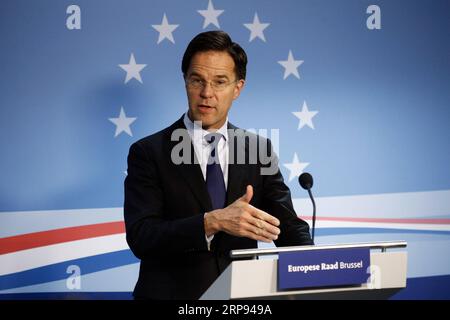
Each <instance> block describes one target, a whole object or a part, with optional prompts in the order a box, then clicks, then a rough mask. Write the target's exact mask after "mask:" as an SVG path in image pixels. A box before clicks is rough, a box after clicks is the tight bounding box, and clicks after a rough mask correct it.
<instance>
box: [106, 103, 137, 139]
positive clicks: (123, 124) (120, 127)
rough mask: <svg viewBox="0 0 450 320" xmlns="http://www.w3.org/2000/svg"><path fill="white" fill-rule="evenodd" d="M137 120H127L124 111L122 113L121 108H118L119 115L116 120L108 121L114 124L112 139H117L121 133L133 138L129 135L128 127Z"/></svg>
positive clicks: (110, 119)
mask: <svg viewBox="0 0 450 320" xmlns="http://www.w3.org/2000/svg"><path fill="white" fill-rule="evenodd" d="M136 119H137V118H127V116H126V114H125V111H123V107H120V115H119V117H118V118H109V121H111V122H112V123H114V124H115V125H116V134H115V135H114V138H115V137H117V136H118V135H119V134H121V133H122V132H124V131H125V132H126V133H128V135H129V136H133V134H132V133H131V129H130V125H131V124H132V123H133V122H134V121H135V120H136Z"/></svg>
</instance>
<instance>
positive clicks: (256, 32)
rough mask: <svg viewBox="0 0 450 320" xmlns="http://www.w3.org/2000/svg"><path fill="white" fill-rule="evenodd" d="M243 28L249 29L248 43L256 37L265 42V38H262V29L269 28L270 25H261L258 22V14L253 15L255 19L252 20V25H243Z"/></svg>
mask: <svg viewBox="0 0 450 320" xmlns="http://www.w3.org/2000/svg"><path fill="white" fill-rule="evenodd" d="M244 26H245V27H246V28H247V29H249V30H250V31H251V32H250V40H249V41H250V42H252V41H253V39H255V38H256V37H258V38H260V39H261V40H262V41H264V42H266V38H265V37H264V32H263V31H264V29H265V28H267V27H268V26H270V23H261V22H259V18H258V14H257V13H255V17H254V18H253V23H244Z"/></svg>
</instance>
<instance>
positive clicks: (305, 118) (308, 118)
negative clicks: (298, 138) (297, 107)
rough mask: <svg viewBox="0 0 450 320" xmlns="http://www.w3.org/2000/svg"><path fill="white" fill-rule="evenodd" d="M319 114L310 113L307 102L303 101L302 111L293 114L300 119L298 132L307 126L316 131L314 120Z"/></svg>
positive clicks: (315, 112)
mask: <svg viewBox="0 0 450 320" xmlns="http://www.w3.org/2000/svg"><path fill="white" fill-rule="evenodd" d="M318 113H319V111H309V110H308V106H307V105H306V101H303V107H302V111H300V112H292V114H293V115H294V116H296V117H297V118H299V119H300V122H299V123H298V130H300V129H301V128H303V127H304V126H305V125H307V126H308V127H310V128H311V129H314V124H313V122H312V118H313V117H314V116H315V115H316V114H318Z"/></svg>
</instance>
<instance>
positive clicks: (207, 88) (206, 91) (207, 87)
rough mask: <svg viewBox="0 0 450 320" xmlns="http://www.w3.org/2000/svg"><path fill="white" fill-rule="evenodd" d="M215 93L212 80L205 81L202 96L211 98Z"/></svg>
mask: <svg viewBox="0 0 450 320" xmlns="http://www.w3.org/2000/svg"><path fill="white" fill-rule="evenodd" d="M213 95H214V89H213V88H212V86H211V83H210V82H205V83H204V85H203V88H202V90H201V91H200V96H201V97H202V98H211V97H212V96H213Z"/></svg>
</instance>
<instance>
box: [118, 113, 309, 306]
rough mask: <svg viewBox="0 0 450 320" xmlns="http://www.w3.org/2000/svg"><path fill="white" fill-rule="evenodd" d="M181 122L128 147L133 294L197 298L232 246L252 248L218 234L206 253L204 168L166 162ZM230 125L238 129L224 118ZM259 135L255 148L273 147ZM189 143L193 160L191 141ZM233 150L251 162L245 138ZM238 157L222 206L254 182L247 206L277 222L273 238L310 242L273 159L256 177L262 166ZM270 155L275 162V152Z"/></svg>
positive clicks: (207, 206) (230, 169) (127, 205)
mask: <svg viewBox="0 0 450 320" xmlns="http://www.w3.org/2000/svg"><path fill="white" fill-rule="evenodd" d="M180 128H183V129H185V126H184V123H183V117H182V118H181V119H179V120H178V121H176V122H175V123H174V124H172V125H171V126H170V127H168V128H166V129H164V130H162V131H160V132H158V133H155V134H153V135H151V136H148V137H146V138H143V139H141V140H139V141H137V142H136V143H134V144H133V145H132V146H131V147H130V152H129V155H128V175H127V178H126V179H125V203H124V215H125V224H126V236H127V242H128V245H129V246H130V248H131V250H132V251H133V253H134V254H135V255H136V257H138V258H139V259H140V260H141V265H140V271H139V279H138V282H137V284H136V287H135V290H134V296H135V297H136V298H150V299H198V298H199V297H200V296H201V295H202V294H203V292H204V291H206V289H208V287H209V286H210V285H211V284H212V283H213V282H214V280H215V279H216V278H217V277H218V276H219V274H220V273H221V272H222V271H223V270H224V269H225V268H226V267H227V265H228V264H229V263H230V262H231V261H230V258H229V252H230V250H233V249H248V248H256V247H257V242H256V241H255V240H251V239H248V238H244V237H234V236H231V235H229V234H226V233H224V232H219V233H217V234H216V235H215V236H214V239H213V241H212V243H211V251H208V248H207V243H206V239H205V230H204V222H203V217H204V213H205V212H208V211H211V210H212V205H211V200H210V198H209V194H208V191H207V188H206V183H205V181H204V178H203V175H202V172H201V168H200V166H199V165H198V164H195V163H194V164H181V165H175V164H174V163H173V162H172V161H171V152H172V148H173V147H174V146H175V145H177V144H178V143H179V142H178V141H171V135H172V132H173V131H174V130H176V129H180ZM229 129H237V128H236V127H234V126H233V125H231V124H229ZM253 137H256V135H253ZM235 139H237V138H235ZM258 139H259V141H260V146H259V147H258V150H259V148H267V150H271V145H270V141H269V140H268V139H263V138H261V137H258ZM247 142H248V141H247ZM189 145H190V147H191V150H190V151H191V160H192V161H193V160H194V158H195V152H194V149H193V146H192V143H191V142H190V140H189ZM236 148H237V149H236ZM267 150H266V151H267ZM234 151H241V152H245V155H246V157H247V158H246V159H247V160H248V154H249V145H248V143H246V144H240V145H239V143H235V144H234ZM230 154H232V152H231V150H230ZM236 156H237V152H234V157H235V159H234V164H232V163H231V162H232V161H230V164H229V167H228V188H227V205H228V204H231V203H232V202H234V201H235V200H236V199H238V198H239V197H241V196H242V195H243V194H245V191H246V186H247V185H248V184H251V185H252V186H253V191H254V194H253V198H252V200H251V202H250V204H251V205H253V206H255V207H257V208H259V209H261V210H264V211H266V212H268V213H269V214H271V215H274V216H276V217H277V218H278V219H279V220H280V230H281V233H280V235H279V237H278V239H277V240H276V241H275V244H276V245H277V246H288V245H289V246H292V245H305V244H311V238H310V235H309V227H308V224H307V223H306V222H304V221H303V220H301V219H299V218H298V217H297V215H296V213H295V211H294V209H293V206H292V200H291V195H290V192H289V189H288V187H287V186H286V185H285V184H284V182H283V178H282V176H281V174H280V172H279V170H278V163H276V168H277V170H276V174H273V175H261V174H260V169H261V168H262V167H264V165H263V164H261V163H259V161H258V163H256V164H255V163H254V164H251V163H248V161H247V162H246V163H247V164H236V160H237V159H236ZM258 159H259V158H258ZM230 160H231V159H230ZM272 160H273V161H277V158H276V156H275V155H274V153H273V154H272ZM191 163H193V162H191ZM241 163H242V162H241Z"/></svg>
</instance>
